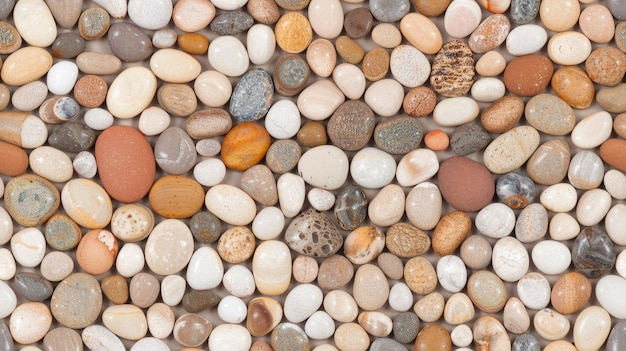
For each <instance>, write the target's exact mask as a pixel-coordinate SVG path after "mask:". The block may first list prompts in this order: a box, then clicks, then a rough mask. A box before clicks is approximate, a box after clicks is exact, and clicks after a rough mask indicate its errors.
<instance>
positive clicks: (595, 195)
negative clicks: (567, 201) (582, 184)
mask: <svg viewBox="0 0 626 351" xmlns="http://www.w3.org/2000/svg"><path fill="white" fill-rule="evenodd" d="M610 208H611V195H610V194H609V193H608V192H607V191H606V190H604V189H591V190H587V191H585V192H584V193H583V194H582V196H581V197H580V198H579V200H578V203H577V205H576V219H577V220H578V222H579V223H580V224H581V225H583V226H592V225H595V224H598V223H599V222H600V221H601V220H602V219H604V217H605V216H606V214H607V213H608V212H609V209H610Z"/></svg>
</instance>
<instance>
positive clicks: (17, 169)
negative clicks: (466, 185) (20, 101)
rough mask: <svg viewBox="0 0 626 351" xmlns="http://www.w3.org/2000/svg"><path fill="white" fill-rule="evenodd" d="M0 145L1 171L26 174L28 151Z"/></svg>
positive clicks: (6, 144)
mask: <svg viewBox="0 0 626 351" xmlns="http://www.w3.org/2000/svg"><path fill="white" fill-rule="evenodd" d="M0 146H1V148H0V159H2V166H0V173H1V174H4V175H7V176H9V177H16V176H19V175H22V174H24V173H25V172H26V169H27V168H28V163H29V160H28V158H29V156H28V155H27V154H26V151H24V149H22V148H20V147H18V146H16V145H13V144H9V143H6V142H4V141H0ZM40 147H41V146H40ZM394 173H395V172H394Z"/></svg>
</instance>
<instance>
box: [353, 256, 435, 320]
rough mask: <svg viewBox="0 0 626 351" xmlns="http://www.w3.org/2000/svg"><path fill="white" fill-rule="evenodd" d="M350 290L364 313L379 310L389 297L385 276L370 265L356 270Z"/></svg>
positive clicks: (378, 269)
mask: <svg viewBox="0 0 626 351" xmlns="http://www.w3.org/2000/svg"><path fill="white" fill-rule="evenodd" d="M433 271H434V269H433ZM352 289H353V290H352V294H353V296H354V300H355V301H356V303H357V305H359V307H361V309H363V310H366V311H373V310H377V309H379V308H381V307H382V306H383V305H384V304H385V303H386V302H387V298H388V297H389V282H388V281H387V278H385V274H384V273H383V271H382V270H380V268H378V267H377V266H375V265H373V264H370V263H367V264H364V265H362V266H360V267H359V269H357V271H356V274H355V275H354V284H353V288H352Z"/></svg>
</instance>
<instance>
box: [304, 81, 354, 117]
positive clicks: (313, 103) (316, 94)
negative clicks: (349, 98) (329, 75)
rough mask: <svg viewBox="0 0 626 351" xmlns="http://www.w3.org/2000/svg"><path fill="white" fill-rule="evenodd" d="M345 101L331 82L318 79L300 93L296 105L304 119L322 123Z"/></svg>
mask: <svg viewBox="0 0 626 351" xmlns="http://www.w3.org/2000/svg"><path fill="white" fill-rule="evenodd" d="M345 100H346V97H345V96H344V95H343V93H342V92H341V90H340V89H339V88H338V87H337V85H336V84H335V83H334V82H333V81H331V80H329V79H320V80H317V81H315V82H313V83H312V84H311V85H309V86H307V87H306V88H304V90H302V92H300V95H298V100H297V101H296V104H297V105H298V109H299V110H300V113H302V115H303V116H304V117H306V118H308V119H310V120H314V121H322V120H325V119H327V118H328V117H330V116H331V115H332V114H333V112H335V110H336V109H337V107H339V105H341V104H342V103H343V102H344V101H345Z"/></svg>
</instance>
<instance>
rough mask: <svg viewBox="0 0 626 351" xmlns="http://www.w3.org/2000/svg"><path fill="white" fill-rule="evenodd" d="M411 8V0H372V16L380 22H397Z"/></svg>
mask: <svg viewBox="0 0 626 351" xmlns="http://www.w3.org/2000/svg"><path fill="white" fill-rule="evenodd" d="M410 10H411V3H410V2H409V0H373V1H370V11H372V16H374V18H376V19H377V20H378V21H379V22H396V21H399V20H400V19H402V17H404V15H406V14H407V13H409V11H410Z"/></svg>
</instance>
